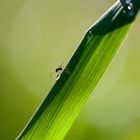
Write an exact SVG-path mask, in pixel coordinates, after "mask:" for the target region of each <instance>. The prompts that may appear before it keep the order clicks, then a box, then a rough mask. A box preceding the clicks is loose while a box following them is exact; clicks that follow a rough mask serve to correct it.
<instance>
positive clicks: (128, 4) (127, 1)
mask: <svg viewBox="0 0 140 140" xmlns="http://www.w3.org/2000/svg"><path fill="white" fill-rule="evenodd" d="M121 3H122V5H123V7H124V8H123V13H124V14H126V15H128V16H134V14H135V11H134V7H133V0H121Z"/></svg>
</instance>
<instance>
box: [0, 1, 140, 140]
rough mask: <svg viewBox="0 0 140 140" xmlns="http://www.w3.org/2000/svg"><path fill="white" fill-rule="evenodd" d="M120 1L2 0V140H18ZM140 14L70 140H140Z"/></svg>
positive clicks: (69, 136) (0, 109)
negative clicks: (91, 32) (61, 70)
mask: <svg viewBox="0 0 140 140" xmlns="http://www.w3.org/2000/svg"><path fill="white" fill-rule="evenodd" d="M114 2H115V0H104V1H103V0H76V1H75V0H59V1H54V0H20V1H19V0H0V140H14V139H15V138H16V137H17V135H18V134H19V133H20V131H21V130H22V129H23V127H24V126H25V124H26V123H27V121H28V120H29V118H30V117H31V115H32V113H33V112H34V111H35V109H36V107H37V106H38V105H39V103H40V102H41V100H42V99H43V98H44V97H45V96H46V95H47V93H48V91H49V90H50V88H51V87H52V85H53V84H54V82H55V78H56V73H55V69H56V68H57V67H58V66H60V65H62V66H65V64H66V63H67V62H68V60H69V59H70V57H71V55H72V54H73V52H74V50H75V49H76V47H77V46H78V44H79V42H80V40H81V38H82V37H83V35H84V33H85V31H86V29H88V28H89V27H90V26H91V25H92V24H93V23H94V22H95V21H96V20H97V19H98V18H99V17H100V16H101V15H102V14H103V13H104V12H105V11H106V10H107V9H108V8H109V7H110V6H111V5H112V4H113V3H114ZM139 23H140V15H138V16H137V19H136V21H135V23H134V26H133V28H132V30H131V31H130V32H129V36H128V37H127V38H126V40H125V42H124V43H123V45H122V47H121V49H120V50H119V51H118V53H117V55H116V56H115V58H114V59H113V61H112V63H111V65H110V66H109V68H108V69H107V71H106V72H105V74H104V76H103V77H102V79H101V80H100V82H99V84H98V85H97V87H96V89H95V90H94V92H93V94H92V95H91V96H90V98H89V100H88V102H87V104H86V105H85V107H84V109H83V111H82V112H81V114H80V115H79V117H78V119H77V121H76V122H75V124H74V125H73V127H72V128H71V130H70V131H69V133H68V135H67V136H66V138H65V140H85V139H88V140H140V61H139V60H140V53H139V52H140V47H139V46H140V45H139V44H140V39H139V36H140V30H139Z"/></svg>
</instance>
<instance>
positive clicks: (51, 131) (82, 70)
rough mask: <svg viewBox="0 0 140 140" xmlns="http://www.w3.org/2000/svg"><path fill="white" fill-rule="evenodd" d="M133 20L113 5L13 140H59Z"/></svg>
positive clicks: (88, 34) (71, 122) (92, 28)
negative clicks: (15, 139)
mask: <svg viewBox="0 0 140 140" xmlns="http://www.w3.org/2000/svg"><path fill="white" fill-rule="evenodd" d="M133 19H134V16H133V17H129V16H126V15H124V13H123V6H122V5H121V3H120V2H117V3H116V4H115V5H114V6H113V7H112V8H111V9H110V10H109V11H108V12H107V13H106V14H105V15H104V16H103V17H102V18H101V19H100V20H99V21H98V22H97V23H96V24H95V25H94V26H93V27H91V28H90V29H89V30H88V31H87V33H86V35H85V37H84V38H83V40H82V42H81V43H80V45H79V47H78V49H77V50H76V52H75V53H74V55H73V56H72V58H71V59H70V61H69V63H68V64H67V66H66V68H65V69H64V71H63V73H62V74H61V76H60V78H59V79H58V80H57V81H56V83H55V85H54V87H53V88H52V90H51V91H50V93H49V95H48V96H47V97H46V98H45V99H44V101H43V102H42V104H41V105H40V107H39V108H38V110H37V112H36V113H35V114H34V116H33V117H32V118H31V121H29V123H28V125H27V126H26V127H25V129H24V130H23V132H22V133H21V135H20V136H19V137H18V138H17V139H23V140H27V139H32V140H38V139H44V140H62V139H63V138H64V137H65V135H66V133H67V132H68V130H69V129H70V127H71V126H72V124H73V122H74V121H75V119H76V118H77V116H78V114H79V112H80V111H81V109H82V107H83V106H84V104H85V102H86V101H87V99H88V97H89V96H90V94H91V93H92V91H93V89H94V88H95V86H96V84H97V83H98V81H99V80H100V78H101V77H102V75H103V73H104V71H105V70H106V68H107V67H108V65H109V63H110V62H111V60H112V58H113V56H114V55H115V53H116V52H117V50H118V48H119V47H120V44H121V43H122V41H123V40H124V38H125V36H126V34H127V32H128V30H129V28H130V25H131V23H132V21H133Z"/></svg>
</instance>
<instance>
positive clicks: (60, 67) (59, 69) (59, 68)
mask: <svg viewBox="0 0 140 140" xmlns="http://www.w3.org/2000/svg"><path fill="white" fill-rule="evenodd" d="M55 72H56V73H57V76H56V80H58V79H59V78H60V75H61V73H62V72H63V68H62V66H59V67H58V68H56V69H55Z"/></svg>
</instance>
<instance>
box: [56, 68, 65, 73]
mask: <svg viewBox="0 0 140 140" xmlns="http://www.w3.org/2000/svg"><path fill="white" fill-rule="evenodd" d="M62 70H63V68H62V67H58V68H56V70H55V72H56V73H58V72H60V71H62Z"/></svg>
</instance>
